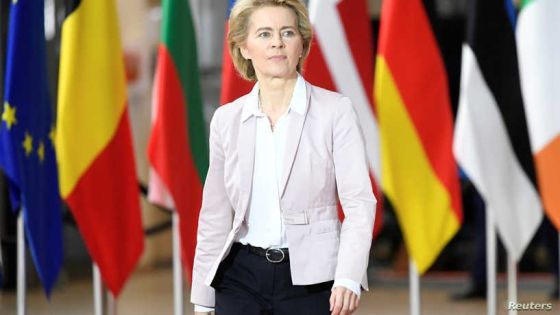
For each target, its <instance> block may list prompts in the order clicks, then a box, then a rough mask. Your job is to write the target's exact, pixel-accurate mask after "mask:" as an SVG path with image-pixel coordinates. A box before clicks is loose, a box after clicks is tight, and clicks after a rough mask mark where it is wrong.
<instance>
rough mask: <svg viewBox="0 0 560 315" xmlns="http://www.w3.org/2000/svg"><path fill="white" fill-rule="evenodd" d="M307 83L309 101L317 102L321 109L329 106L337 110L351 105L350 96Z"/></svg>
mask: <svg viewBox="0 0 560 315" xmlns="http://www.w3.org/2000/svg"><path fill="white" fill-rule="evenodd" d="M308 84H309V89H308V91H309V92H310V94H311V97H310V101H311V103H318V104H320V105H321V106H320V107H321V109H322V110H323V111H324V110H325V109H327V108H330V109H331V110H332V111H334V112H338V111H340V110H341V107H342V108H346V107H348V106H351V101H350V98H349V97H347V96H345V95H343V94H341V93H338V92H335V91H331V90H328V89H325V88H322V87H320V86H316V85H312V84H310V83H308Z"/></svg>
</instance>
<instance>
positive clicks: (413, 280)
mask: <svg viewBox="0 0 560 315" xmlns="http://www.w3.org/2000/svg"><path fill="white" fill-rule="evenodd" d="M408 276H409V281H410V315H420V276H419V275H418V270H417V269H416V264H414V261H413V260H412V258H409V260H408Z"/></svg>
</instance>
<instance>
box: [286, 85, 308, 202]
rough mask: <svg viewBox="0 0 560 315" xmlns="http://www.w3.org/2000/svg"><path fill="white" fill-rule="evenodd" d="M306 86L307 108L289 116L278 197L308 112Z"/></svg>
mask: <svg viewBox="0 0 560 315" xmlns="http://www.w3.org/2000/svg"><path fill="white" fill-rule="evenodd" d="M305 88H306V100H305V101H306V102H307V108H306V110H305V112H304V113H303V114H299V113H297V112H295V111H294V112H292V113H291V114H293V115H292V117H290V120H291V121H290V127H289V129H288V136H287V139H286V149H285V150H286V151H285V152H284V164H283V165H284V166H283V172H282V179H281V181H280V198H282V196H283V195H284V191H285V190H286V184H287V182H288V178H289V177H290V173H291V171H292V166H293V164H294V159H295V157H296V153H297V150H298V146H299V140H300V139H301V133H302V131H303V126H304V123H305V118H306V117H307V113H308V112H309V106H310V104H309V100H310V99H311V97H310V95H311V91H310V88H309V84H308V83H307V82H306V83H305Z"/></svg>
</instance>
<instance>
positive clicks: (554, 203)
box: [516, 0, 560, 230]
mask: <svg viewBox="0 0 560 315" xmlns="http://www.w3.org/2000/svg"><path fill="white" fill-rule="evenodd" d="M516 36H517V50H518V52H519V69H520V77H521V90H522V92H523V100H524V103H525V114H526V115H527V124H528V128H529V136H530V139H531V149H532V152H533V156H534V160H535V164H536V169H537V179H538V184H539V189H540V193H541V197H542V203H543V206H544V210H545V211H546V213H547V214H548V217H549V218H550V220H551V222H553V223H554V225H555V226H556V228H557V229H558V230H560V164H559V161H560V106H559V102H560V101H559V100H560V60H559V59H558V58H559V56H560V2H559V1H557V0H535V1H524V2H523V7H522V9H521V12H520V13H519V19H518V21H517V30H516Z"/></svg>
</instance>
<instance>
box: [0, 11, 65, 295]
mask: <svg viewBox="0 0 560 315" xmlns="http://www.w3.org/2000/svg"><path fill="white" fill-rule="evenodd" d="M11 2H12V3H11V8H10V22H9V26H8V43H7V45H6V46H7V55H6V77H5V80H4V82H5V88H4V93H5V94H4V100H3V106H2V107H3V108H2V121H1V126H0V167H2V169H3V170H4V173H5V174H6V176H7V177H8V181H9V186H10V197H11V200H12V205H13V206H14V210H16V209H21V210H22V211H23V212H22V214H23V220H24V223H25V233H26V236H27V242H28V244H29V248H30V252H31V256H32V258H33V261H34V263H35V269H36V270H37V273H38V274H39V278H40V280H41V282H42V284H43V288H44V289H45V292H46V294H47V296H50V293H51V289H52V287H53V285H54V283H55V281H56V279H57V277H58V274H59V271H60V267H61V265H62V227H61V225H62V216H61V208H60V194H59V190H58V178H57V169H56V156H55V151H54V143H53V140H54V125H53V123H52V121H51V106H50V105H51V104H50V100H49V92H48V82H47V63H46V42H45V30H44V0H15V1H11Z"/></svg>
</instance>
